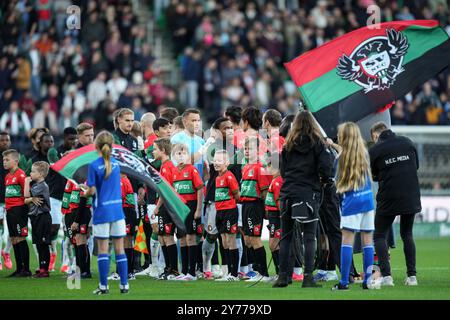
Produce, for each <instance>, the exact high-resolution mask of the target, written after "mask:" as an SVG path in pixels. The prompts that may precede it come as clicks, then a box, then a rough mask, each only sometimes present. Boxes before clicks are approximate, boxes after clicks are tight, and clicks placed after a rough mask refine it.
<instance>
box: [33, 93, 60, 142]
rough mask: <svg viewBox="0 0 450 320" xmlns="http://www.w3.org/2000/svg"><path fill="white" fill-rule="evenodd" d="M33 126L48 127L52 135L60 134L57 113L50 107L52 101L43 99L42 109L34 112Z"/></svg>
mask: <svg viewBox="0 0 450 320" xmlns="http://www.w3.org/2000/svg"><path fill="white" fill-rule="evenodd" d="M33 127H35V128H48V129H49V130H50V133H51V134H52V135H53V134H58V132H59V130H58V121H57V118H56V113H55V112H54V111H53V110H51V109H50V102H49V101H48V100H44V101H42V103H41V108H40V110H38V111H37V112H36V113H35V114H34V118H33Z"/></svg>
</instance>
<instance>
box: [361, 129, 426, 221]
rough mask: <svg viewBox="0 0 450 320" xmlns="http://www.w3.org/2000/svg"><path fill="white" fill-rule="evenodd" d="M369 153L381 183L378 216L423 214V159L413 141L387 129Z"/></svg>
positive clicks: (373, 170) (374, 170) (375, 173)
mask: <svg viewBox="0 0 450 320" xmlns="http://www.w3.org/2000/svg"><path fill="white" fill-rule="evenodd" d="M369 154H370V167H371V169H372V176H373V180H374V181H378V182H379V188H378V193H377V214H381V215H399V214H415V213H419V212H420V211H421V210H422V206H421V204H420V188H419V178H418V176H417V170H418V169H419V159H418V157H417V151H416V148H415V147H414V145H413V143H412V141H411V140H410V139H408V138H406V137H402V136H397V135H396V134H395V133H394V132H392V131H391V130H386V131H384V132H382V133H381V134H380V137H379V140H378V142H377V143H376V144H375V145H373V146H372V147H371V148H370V150H369Z"/></svg>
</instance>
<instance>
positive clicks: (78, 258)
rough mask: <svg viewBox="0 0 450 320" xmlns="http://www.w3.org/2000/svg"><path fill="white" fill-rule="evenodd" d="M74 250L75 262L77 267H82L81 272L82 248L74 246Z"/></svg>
mask: <svg viewBox="0 0 450 320" xmlns="http://www.w3.org/2000/svg"><path fill="white" fill-rule="evenodd" d="M74 250H75V262H76V264H77V267H78V268H79V269H80V272H81V258H80V250H79V248H78V246H74Z"/></svg>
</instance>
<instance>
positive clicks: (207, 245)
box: [202, 239, 218, 272]
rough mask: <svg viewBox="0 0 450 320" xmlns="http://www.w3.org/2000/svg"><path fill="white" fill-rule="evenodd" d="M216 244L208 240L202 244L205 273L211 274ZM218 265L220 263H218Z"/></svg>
mask: <svg viewBox="0 0 450 320" xmlns="http://www.w3.org/2000/svg"><path fill="white" fill-rule="evenodd" d="M214 248H215V242H213V243H211V242H209V241H208V239H206V240H205V241H203V243H202V258H203V271H204V272H211V262H212V257H213V255H214V252H215V250H214ZM216 264H218V263H216Z"/></svg>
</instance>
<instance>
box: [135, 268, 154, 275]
mask: <svg viewBox="0 0 450 320" xmlns="http://www.w3.org/2000/svg"><path fill="white" fill-rule="evenodd" d="M151 267H152V265H149V266H148V268H147V269H144V270H142V271H141V272H137V273H135V274H134V275H135V276H148V275H149V273H150V270H151Z"/></svg>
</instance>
